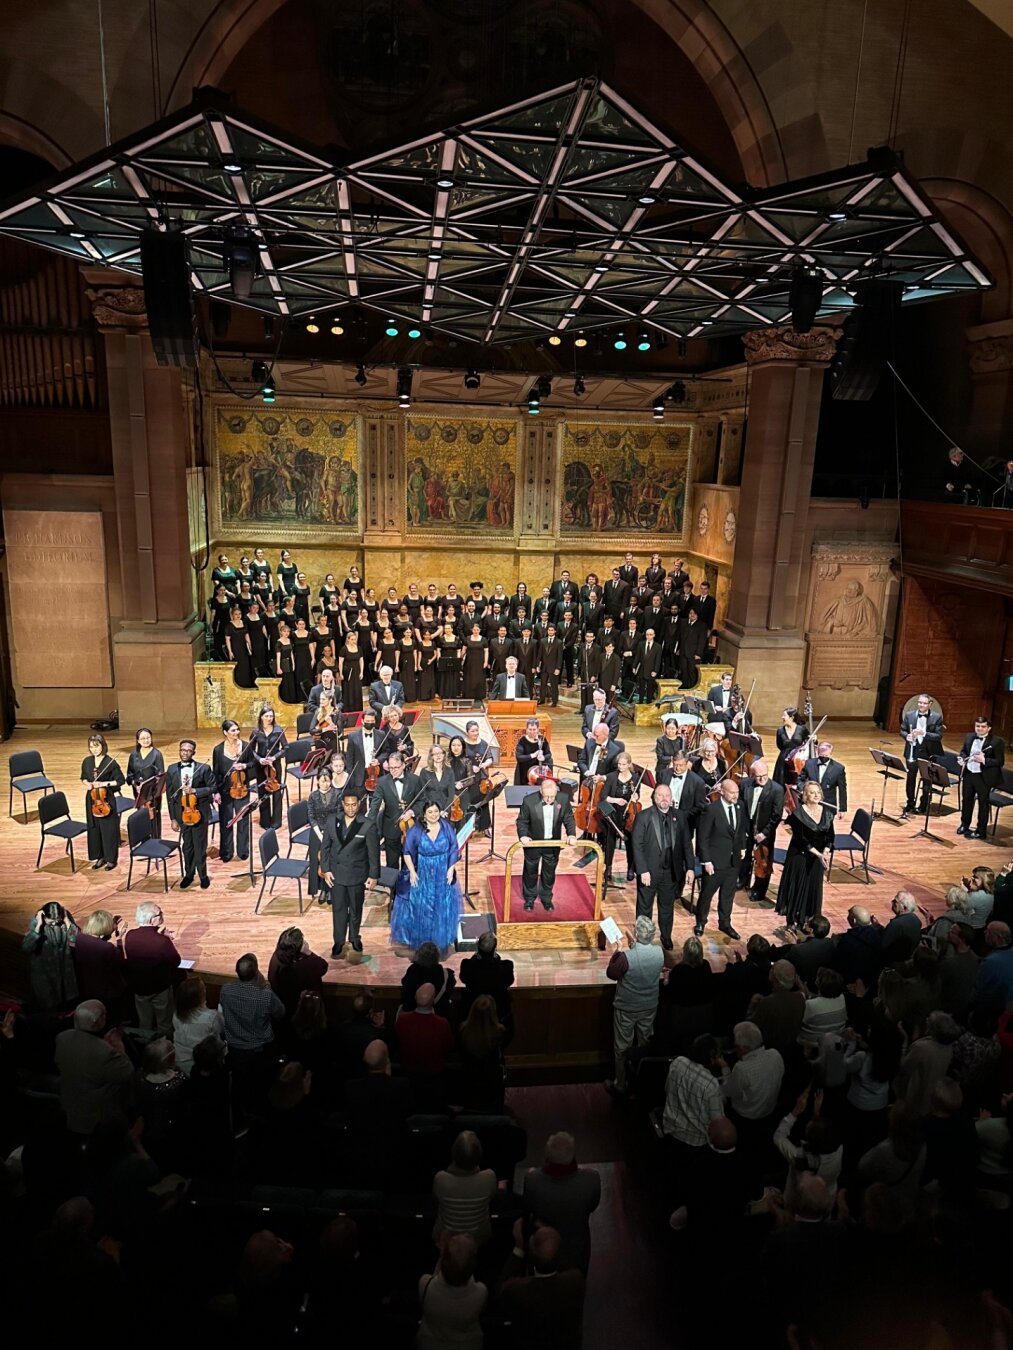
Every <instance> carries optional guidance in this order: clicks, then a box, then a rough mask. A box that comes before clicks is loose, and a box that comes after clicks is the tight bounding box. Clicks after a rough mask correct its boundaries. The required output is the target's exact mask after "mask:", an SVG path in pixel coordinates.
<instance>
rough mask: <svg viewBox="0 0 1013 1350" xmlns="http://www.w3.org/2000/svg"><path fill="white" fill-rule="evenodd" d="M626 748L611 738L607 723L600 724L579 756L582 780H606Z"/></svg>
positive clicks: (578, 764)
mask: <svg viewBox="0 0 1013 1350" xmlns="http://www.w3.org/2000/svg"><path fill="white" fill-rule="evenodd" d="M625 748H626V747H625V746H624V745H623V743H622V741H614V740H612V739H611V738H610V736H609V729H608V725H607V723H605V722H599V723H598V725H597V726H596V727H595V729H594V730H593V731H592V732H591V735H590V736H589V737H588V738H587V740H586V741H585V742H584V748H583V750H581V752H580V754H579V755H578V756H577V769H578V771H579V772H580V776H581V779H582V780H583V779H584V778H587V777H591V778H595V777H597V778H604V777H605V776H606V775H607V774H610V773H611V772H612V770H613V769H614V768H615V767H616V757H617V756H618V755H619V753H620V752H621V751H622V750H624V749H625Z"/></svg>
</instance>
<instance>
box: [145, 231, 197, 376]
mask: <svg viewBox="0 0 1013 1350" xmlns="http://www.w3.org/2000/svg"><path fill="white" fill-rule="evenodd" d="M141 268H142V270H143V273H144V306H145V309H146V310H147V311H148V330H149V332H150V333H151V345H152V346H153V347H154V349H155V356H156V358H157V360H158V364H159V365H160V366H192V365H193V364H194V334H193V297H192V294H191V291H190V267H189V264H188V263H187V259H186V241H185V239H184V238H183V236H182V235H181V234H179V233H177V232H175V231H169V232H167V233H163V232H162V231H161V230H144V231H143V232H142V234H141Z"/></svg>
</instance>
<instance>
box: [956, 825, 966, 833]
mask: <svg viewBox="0 0 1013 1350" xmlns="http://www.w3.org/2000/svg"><path fill="white" fill-rule="evenodd" d="M957 833H958V834H966V833H967V827H966V826H965V825H958V826H957Z"/></svg>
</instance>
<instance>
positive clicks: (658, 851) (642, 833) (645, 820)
mask: <svg viewBox="0 0 1013 1350" xmlns="http://www.w3.org/2000/svg"><path fill="white" fill-rule="evenodd" d="M667 814H668V816H669V818H670V819H671V821H672V822H673V824H672V825H671V826H670V827H669V829H670V834H671V841H672V870H671V872H670V874H669V875H670V876H672V877H674V878H675V880H676V883H677V885H679V886H681V885H682V881H683V879H684V877H685V876H686V874H687V873H688V872H691V871H692V870H693V844H692V839H691V835H690V824H689V820H688V818H687V816H686V815H685V814H684V813H683V812H682V811H669V812H667ZM663 828H664V827H663V824H662V812H660V811H659V810H658V808H657V807H656V806H649V807H648V808H647V809H646V810H645V811H641V812H640V814H639V815H638V816H637V819H636V822H635V824H634V826H633V856H634V857H635V858H636V860H637V871H638V873H639V872H650V874H651V881H652V882H653V883H654V884H655V885H657V884H658V880H659V878H660V876H661V874H662V871H663V869H664V858H665V849H664V833H663Z"/></svg>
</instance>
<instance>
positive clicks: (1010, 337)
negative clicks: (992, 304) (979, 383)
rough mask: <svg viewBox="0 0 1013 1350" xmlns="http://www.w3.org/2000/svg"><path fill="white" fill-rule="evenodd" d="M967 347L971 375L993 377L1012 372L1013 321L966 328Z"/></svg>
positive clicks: (1001, 321)
mask: <svg viewBox="0 0 1013 1350" xmlns="http://www.w3.org/2000/svg"><path fill="white" fill-rule="evenodd" d="M967 346H968V364H969V365H970V367H971V374H972V375H994V374H998V373H1000V372H1001V371H1004V370H1013V319H1000V320H999V321H998V322H997V323H982V324H976V325H975V326H974V327H973V328H968V330H967Z"/></svg>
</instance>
